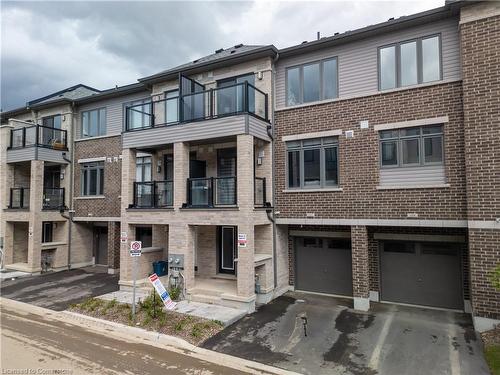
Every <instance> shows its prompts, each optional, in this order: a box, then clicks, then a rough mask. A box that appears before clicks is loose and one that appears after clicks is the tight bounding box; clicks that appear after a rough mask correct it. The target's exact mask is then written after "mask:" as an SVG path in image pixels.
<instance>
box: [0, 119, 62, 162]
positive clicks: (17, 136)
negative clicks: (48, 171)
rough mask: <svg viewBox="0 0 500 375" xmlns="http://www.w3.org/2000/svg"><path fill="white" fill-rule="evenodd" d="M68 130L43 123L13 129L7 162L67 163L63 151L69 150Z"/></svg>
mask: <svg viewBox="0 0 500 375" xmlns="http://www.w3.org/2000/svg"><path fill="white" fill-rule="evenodd" d="M67 150H68V145H67V132H66V130H63V129H57V128H51V127H47V126H43V125H31V126H26V127H22V128H17V129H12V130H11V132H10V146H9V147H8V149H7V162H8V163H14V162H20V161H28V160H45V161H55V162H61V163H65V161H64V159H63V158H62V151H67Z"/></svg>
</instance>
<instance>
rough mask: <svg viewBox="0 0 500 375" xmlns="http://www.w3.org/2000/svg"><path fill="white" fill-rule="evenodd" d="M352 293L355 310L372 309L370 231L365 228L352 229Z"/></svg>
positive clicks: (356, 227) (359, 226) (353, 227)
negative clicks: (369, 255) (369, 254)
mask: <svg viewBox="0 0 500 375" xmlns="http://www.w3.org/2000/svg"><path fill="white" fill-rule="evenodd" d="M351 241H352V292H353V297H354V309H356V310H362V311H368V310H369V309H370V264H369V258H368V231H367V229H366V227H365V226H361V225H355V226H352V227H351Z"/></svg>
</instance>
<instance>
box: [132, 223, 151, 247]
mask: <svg viewBox="0 0 500 375" xmlns="http://www.w3.org/2000/svg"><path fill="white" fill-rule="evenodd" d="M144 232H148V233H144ZM144 235H146V236H147V235H149V236H150V240H151V243H149V242H146V241H144V237H143V236H144ZM135 240H136V241H141V242H142V248H147V247H153V226H142V225H141V226H136V227H135Z"/></svg>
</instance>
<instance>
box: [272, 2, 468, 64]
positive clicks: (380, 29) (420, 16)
mask: <svg viewBox="0 0 500 375" xmlns="http://www.w3.org/2000/svg"><path fill="white" fill-rule="evenodd" d="M463 5H464V4H463V2H460V1H457V2H452V3H451V2H450V3H446V4H445V5H444V6H442V7H439V8H434V9H430V10H426V11H423V12H420V13H415V14H411V15H409V16H402V17H399V18H397V19H393V20H388V21H385V22H381V23H378V24H375V25H370V26H365V27H362V28H360V29H356V30H352V31H346V32H344V33H342V34H339V35H334V36H330V37H326V38H321V39H319V40H314V41H311V42H307V43H302V44H298V45H295V46H291V47H286V48H283V49H280V50H279V54H280V57H288V56H293V55H296V54H299V53H306V52H311V51H315V50H318V49H322V48H328V47H331V46H335V45H338V44H342V43H347V42H351V41H354V40H357V39H360V38H362V37H365V34H367V33H369V35H370V36H374V35H377V34H382V33H386V32H390V31H392V30H393V29H396V28H397V27H399V26H400V25H401V24H405V23H406V24H407V25H406V26H407V27H410V26H415V25H419V24H424V23H428V22H432V21H437V20H440V19H445V18H449V17H452V16H454V15H456V14H458V10H459V9H460V8H461V7H462V6H463Z"/></svg>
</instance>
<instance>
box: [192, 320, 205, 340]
mask: <svg viewBox="0 0 500 375" xmlns="http://www.w3.org/2000/svg"><path fill="white" fill-rule="evenodd" d="M203 328H204V327H203V324H201V323H196V324H195V325H194V326H193V328H192V329H191V336H193V337H196V338H198V337H200V336H201V335H202V334H203Z"/></svg>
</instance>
